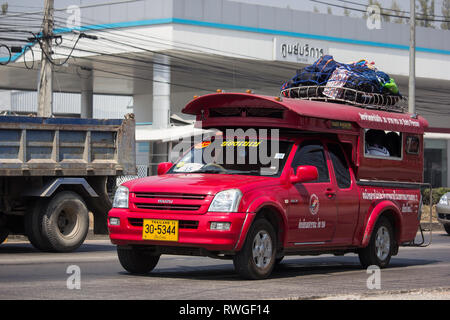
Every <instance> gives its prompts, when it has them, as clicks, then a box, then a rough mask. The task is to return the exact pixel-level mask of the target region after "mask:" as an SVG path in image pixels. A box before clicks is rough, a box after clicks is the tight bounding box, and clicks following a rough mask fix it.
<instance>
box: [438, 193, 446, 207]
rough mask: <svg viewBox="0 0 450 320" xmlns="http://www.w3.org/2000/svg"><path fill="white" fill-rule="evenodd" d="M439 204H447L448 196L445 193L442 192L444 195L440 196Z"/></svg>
mask: <svg viewBox="0 0 450 320" xmlns="http://www.w3.org/2000/svg"><path fill="white" fill-rule="evenodd" d="M439 204H443V205H447V204H448V198H447V195H446V194H444V195H443V196H442V197H441V200H439Z"/></svg>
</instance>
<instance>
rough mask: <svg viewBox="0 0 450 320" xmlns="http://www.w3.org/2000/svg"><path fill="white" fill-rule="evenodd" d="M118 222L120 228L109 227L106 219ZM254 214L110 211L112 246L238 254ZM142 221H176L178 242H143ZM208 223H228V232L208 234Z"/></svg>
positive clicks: (213, 231)
mask: <svg viewBox="0 0 450 320" xmlns="http://www.w3.org/2000/svg"><path fill="white" fill-rule="evenodd" d="M111 217H114V218H119V219H120V225H118V226H115V225H111V224H110V220H109V218H111ZM253 217H254V213H223V212H220V213H214V212H208V213H206V214H198V215H196V214H189V215H187V214H167V212H161V213H159V212H156V213H142V212H132V211H129V210H128V209H117V208H113V209H111V211H110V212H109V214H108V229H109V236H110V239H111V242H112V243H113V244H116V245H120V246H125V245H150V246H172V247H196V248H202V249H205V250H207V251H227V252H229V251H235V250H239V249H240V247H241V246H242V244H243V241H244V240H245V234H246V231H247V229H248V227H249V226H250V224H251V221H252V220H253ZM143 219H167V220H178V221H179V225H180V227H179V232H178V241H177V242H172V241H153V240H143V239H142V223H140V221H141V220H143ZM211 222H231V227H230V229H229V230H226V231H225V230H211V229H210V224H211Z"/></svg>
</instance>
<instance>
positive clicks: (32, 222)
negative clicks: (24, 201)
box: [24, 199, 51, 251]
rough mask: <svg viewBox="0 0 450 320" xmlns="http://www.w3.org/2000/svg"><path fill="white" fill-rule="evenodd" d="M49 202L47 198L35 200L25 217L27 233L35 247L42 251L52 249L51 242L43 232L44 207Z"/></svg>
mask: <svg viewBox="0 0 450 320" xmlns="http://www.w3.org/2000/svg"><path fill="white" fill-rule="evenodd" d="M47 202H48V200H46V199H39V200H37V201H35V202H33V203H32V204H31V205H30V206H29V209H28V211H27V213H26V214H25V217H24V227H25V235H26V236H27V237H28V240H29V241H30V243H31V244H32V245H33V247H35V248H36V249H38V250H40V251H50V249H51V246H50V242H49V241H48V239H47V237H46V236H44V234H43V216H44V212H43V210H42V209H43V207H45V206H46V204H47Z"/></svg>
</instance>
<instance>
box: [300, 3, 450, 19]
mask: <svg viewBox="0 0 450 320" xmlns="http://www.w3.org/2000/svg"><path fill="white" fill-rule="evenodd" d="M309 1H311V2H315V3H320V4H323V5H327V6H332V7H337V8H341V9H345V10H350V11H357V12H363V13H367V11H366V10H362V9H357V8H351V7H347V6H342V5H338V4H334V3H329V2H325V1H320V0H309ZM380 15H381V16H385V17H393V18H403V19H409V16H406V17H405V16H402V15H395V14H389V13H382V12H381V13H380ZM416 20H421V21H429V22H450V20H437V19H430V18H422V17H417V15H416Z"/></svg>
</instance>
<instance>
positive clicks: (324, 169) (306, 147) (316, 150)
mask: <svg viewBox="0 0 450 320" xmlns="http://www.w3.org/2000/svg"><path fill="white" fill-rule="evenodd" d="M298 166H315V167H316V168H317V171H318V173H319V178H318V179H317V180H316V181H313V182H316V183H317V182H329V181H330V176H329V173H328V166H327V161H326V159H325V152H324V149H323V145H322V144H321V143H320V142H319V141H305V142H303V143H302V144H301V145H300V146H299V149H298V150H297V152H296V153H295V156H294V160H293V161H292V168H293V169H294V172H296V171H297V167H298Z"/></svg>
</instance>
